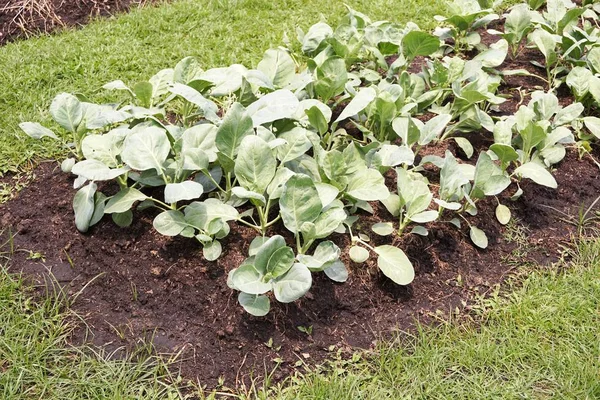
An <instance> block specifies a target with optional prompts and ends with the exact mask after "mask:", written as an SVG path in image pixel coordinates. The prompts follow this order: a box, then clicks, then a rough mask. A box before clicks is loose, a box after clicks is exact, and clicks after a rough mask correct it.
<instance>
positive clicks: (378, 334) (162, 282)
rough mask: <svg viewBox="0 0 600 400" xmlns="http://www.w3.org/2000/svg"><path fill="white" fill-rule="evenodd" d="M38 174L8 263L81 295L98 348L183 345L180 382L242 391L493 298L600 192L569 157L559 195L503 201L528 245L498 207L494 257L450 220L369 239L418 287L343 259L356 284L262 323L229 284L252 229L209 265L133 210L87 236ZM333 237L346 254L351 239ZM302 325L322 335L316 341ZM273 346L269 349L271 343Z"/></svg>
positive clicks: (594, 177)
mask: <svg viewBox="0 0 600 400" xmlns="http://www.w3.org/2000/svg"><path fill="white" fill-rule="evenodd" d="M35 174H36V179H35V180H34V182H33V183H32V184H31V185H30V186H29V187H27V188H26V189H24V190H23V191H21V192H20V193H19V195H18V196H17V197H16V198H15V199H13V200H11V201H10V202H8V203H6V204H4V205H0V216H1V218H0V226H1V227H3V228H7V227H12V231H13V233H16V236H15V238H14V245H15V248H16V249H19V251H17V252H16V253H15V255H14V257H13V258H12V261H11V263H10V268H11V269H12V270H13V271H15V272H18V271H22V272H24V273H25V274H26V275H27V276H31V277H34V279H35V280H36V281H37V282H38V283H42V282H43V277H44V276H45V275H46V274H47V273H48V272H51V273H52V274H53V275H54V277H55V278H56V280H57V281H58V282H60V283H61V284H62V285H64V286H65V287H66V288H67V289H68V291H69V293H70V294H75V293H77V292H79V291H82V293H81V294H80V295H79V296H78V298H77V300H76V301H75V303H74V305H73V308H74V310H75V311H76V312H78V313H79V314H80V315H82V316H83V317H84V319H85V321H86V323H87V324H88V325H89V328H90V330H91V333H92V336H91V337H90V338H89V339H90V341H91V342H92V343H94V344H97V345H108V346H109V347H111V348H116V347H119V346H125V347H128V346H134V345H135V344H136V343H137V342H138V340H139V338H141V337H146V338H153V342H154V344H155V345H156V347H157V348H158V350H159V351H165V352H177V351H180V350H181V351H182V353H181V354H182V355H181V359H182V362H181V368H182V373H183V375H184V376H185V377H186V378H190V379H195V378H198V379H199V381H200V382H202V383H204V384H208V385H209V386H211V385H216V384H217V380H218V378H219V377H224V378H225V379H226V383H229V384H230V385H233V384H235V383H236V382H237V381H238V379H240V377H242V376H243V377H246V378H247V377H248V376H249V375H248V374H249V373H250V372H251V371H254V374H255V376H256V375H261V374H262V373H264V371H265V368H266V369H267V370H270V369H271V368H272V367H273V366H274V365H275V364H274V362H273V361H272V360H273V359H275V358H280V359H282V360H283V364H282V366H281V368H279V369H278V372H277V374H279V376H282V375H283V374H286V373H288V372H290V371H291V370H292V369H293V368H294V365H295V364H296V362H297V361H299V360H303V361H308V362H314V361H319V360H322V359H324V358H326V357H327V356H328V354H329V352H330V351H331V350H333V349H334V348H335V349H336V350H337V349H342V350H348V349H351V348H354V347H359V348H370V347H371V346H373V344H374V342H375V341H376V340H378V339H380V338H382V337H386V336H389V334H390V333H391V332H393V331H395V330H401V331H405V330H409V329H410V328H411V326H413V324H414V321H415V320H416V319H419V320H421V321H424V322H427V320H428V319H429V317H430V315H431V314H432V313H435V312H436V310H443V311H445V312H447V311H449V310H452V309H454V308H455V307H462V304H463V303H464V302H468V300H469V298H471V297H472V296H474V295H475V294H478V293H485V292H487V291H489V290H490V289H491V288H492V287H493V286H494V285H496V284H497V283H499V282H502V281H503V279H504V278H505V277H506V276H507V274H508V273H509V272H510V271H511V270H512V268H514V266H515V264H514V263H513V262H511V259H512V256H511V254H512V253H513V252H514V251H517V250H519V251H520V252H521V253H523V252H526V253H527V257H526V259H525V260H523V259H520V260H519V263H520V264H522V263H523V261H528V260H529V261H532V262H537V263H541V264H542V265H548V264H549V263H550V262H551V261H553V260H556V259H557V257H558V256H559V253H560V251H561V245H563V244H566V243H567V242H568V241H569V237H570V234H572V233H573V232H574V227H573V226H572V225H569V224H568V223H566V222H565V221H564V220H561V218H562V215H560V214H559V212H558V211H561V212H567V213H570V214H575V213H576V212H577V210H578V207H579V206H580V205H581V204H590V203H591V202H592V201H593V200H594V199H595V198H596V197H597V196H598V195H599V194H600V170H598V168H597V167H596V166H595V165H594V164H593V162H591V161H590V160H588V159H583V160H580V159H578V157H577V154H576V152H575V151H569V154H568V156H567V158H566V159H565V160H564V161H563V162H562V163H561V165H560V166H559V168H558V170H557V171H556V173H555V176H556V178H557V181H558V184H559V186H558V187H559V189H558V190H550V189H545V188H542V187H540V186H537V185H535V184H533V183H530V182H523V184H522V186H523V189H524V190H525V194H524V196H523V197H522V198H521V199H520V200H518V201H517V202H514V203H510V202H509V201H508V200H503V202H504V203H508V204H509V206H510V207H511V208H512V210H513V214H514V215H515V216H516V217H517V218H518V219H519V220H520V223H521V224H523V226H524V227H525V228H526V240H527V241H528V242H529V245H527V249H523V248H521V249H519V244H518V243H517V242H509V241H507V240H506V238H505V236H506V235H505V232H506V229H507V228H504V227H501V226H500V225H499V224H498V223H497V222H496V220H495V218H494V215H493V210H494V204H493V201H492V200H489V201H486V202H487V203H488V204H485V205H482V207H480V210H481V214H480V215H478V216H477V217H474V218H473V222H475V223H476V224H477V225H478V226H479V227H480V228H482V229H484V230H485V231H486V232H487V233H488V236H489V239H490V246H489V247H488V249H487V250H485V251H481V250H478V249H476V248H475V247H474V246H473V245H472V244H471V242H470V241H469V239H468V236H467V229H466V227H463V229H462V230H458V229H456V228H454V227H452V226H451V225H445V224H437V225H434V226H431V227H430V228H431V233H430V235H429V236H428V237H425V238H422V237H418V236H415V235H405V237H404V238H403V239H400V238H397V237H396V238H394V239H390V238H379V237H375V236H376V235H374V234H371V236H372V239H373V240H374V241H375V242H376V243H377V244H382V243H392V244H395V245H398V246H400V247H401V248H403V249H404V250H405V251H406V253H407V254H408V255H409V257H410V259H411V260H412V262H413V263H414V265H415V269H416V274H417V275H416V279H415V281H414V282H413V283H412V284H411V285H410V286H408V287H400V286H396V285H394V284H392V283H391V282H390V281H388V280H387V279H386V278H385V277H383V276H382V275H381V274H380V273H379V272H378V269H377V267H376V266H375V265H374V264H373V263H372V262H370V263H368V264H367V265H358V264H353V263H351V262H350V261H349V260H347V259H346V260H344V261H346V263H347V265H349V267H350V270H351V273H350V278H349V280H348V282H346V283H345V284H336V283H333V282H331V281H330V280H329V279H328V278H326V277H325V276H324V275H323V274H316V275H315V282H314V285H313V288H312V289H311V291H310V293H309V295H307V296H306V297H305V298H303V299H302V300H300V301H298V302H296V303H293V304H289V305H281V304H278V303H276V302H275V303H274V305H273V309H272V311H271V313H270V314H269V315H268V316H267V317H265V318H255V317H252V316H249V315H248V314H246V313H245V312H244V311H243V310H242V308H241V307H240V306H239V305H238V304H237V301H236V292H234V291H232V290H231V289H229V288H228V287H227V285H226V278H227V272H228V271H229V270H230V269H232V268H234V267H235V266H237V265H238V264H239V262H240V261H241V260H242V259H243V258H245V254H246V252H247V246H248V243H249V239H250V238H251V237H253V236H254V233H253V232H252V231H251V230H248V229H246V228H243V227H239V226H237V225H234V226H232V232H231V234H230V235H229V237H228V239H227V242H228V243H224V246H223V247H224V248H225V252H224V255H223V256H222V257H221V258H220V259H219V260H218V261H217V262H207V261H205V260H204V259H203V258H202V256H201V252H200V251H199V247H198V245H197V244H196V243H195V242H194V241H193V240H187V239H183V238H180V239H179V238H178V239H174V240H173V239H169V238H166V237H163V236H161V235H159V234H157V233H156V232H155V231H154V230H153V229H152V217H153V214H152V213H151V212H143V213H139V214H138V215H136V218H135V222H134V224H133V226H131V227H130V228H126V229H121V228H118V227H117V226H115V225H114V224H113V223H112V221H110V218H105V220H103V221H102V222H101V223H100V224H98V225H97V226H95V227H94V228H93V229H92V230H91V232H89V233H88V234H85V235H84V234H80V233H78V232H77V230H76V229H75V226H74V224H73V215H72V209H71V200H72V196H73V190H72V188H71V185H72V178H71V177H69V176H68V175H66V174H63V173H61V172H60V170H59V168H57V164H56V163H55V162H48V163H43V164H42V165H41V166H40V167H39V168H38V169H37V170H36V172H35ZM509 192H511V191H510V190H509ZM549 207H552V208H549ZM555 210H558V211H555ZM389 218H390V216H389V215H387V212H386V211H385V210H382V209H380V208H377V207H376V209H375V215H374V216H365V217H364V218H363V219H362V223H361V225H362V227H363V228H362V229H361V231H362V232H364V233H368V231H369V229H368V227H369V226H370V224H371V223H372V222H375V221H378V220H381V219H387V220H389ZM333 240H334V241H335V242H336V243H337V244H338V245H339V246H340V247H342V248H343V249H347V248H348V245H349V240H348V238H347V237H346V236H341V235H338V236H334V238H333ZM21 250H23V251H21ZM25 250H26V251H25ZM29 250H31V251H33V252H34V253H35V252H37V253H40V254H41V255H42V256H43V257H44V259H45V263H42V262H40V260H35V259H32V257H31V254H30V253H29V252H28V251H29ZM71 262H72V265H71ZM298 327H306V328H309V327H312V334H311V335H307V334H306V333H303V332H301V331H300V330H299V329H298ZM85 334H86V331H85V330H84V329H83V328H81V329H80V330H79V331H77V333H76V335H75V337H73V341H74V342H82V341H84V339H85ZM270 339H272V341H273V345H272V346H271V347H269V346H267V345H266V343H267V342H269V340H270ZM330 346H333V347H330Z"/></svg>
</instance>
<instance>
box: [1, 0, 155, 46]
mask: <svg viewBox="0 0 600 400" xmlns="http://www.w3.org/2000/svg"><path fill="white" fill-rule="evenodd" d="M151 2H152V1H149V0H0V45H2V44H5V43H7V42H10V41H13V40H15V39H17V38H20V37H29V36H31V35H36V34H40V33H46V32H52V31H54V30H56V29H58V28H62V27H67V26H80V25H84V24H86V23H87V22H88V21H89V20H90V19H91V18H94V17H98V16H108V15H113V14H115V13H118V12H123V11H127V10H129V9H130V8H132V7H138V6H142V5H145V4H146V3H151Z"/></svg>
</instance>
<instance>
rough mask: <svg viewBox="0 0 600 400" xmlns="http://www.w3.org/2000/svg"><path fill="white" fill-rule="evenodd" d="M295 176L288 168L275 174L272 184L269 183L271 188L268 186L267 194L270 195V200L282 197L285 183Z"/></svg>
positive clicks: (278, 170) (282, 168) (283, 168)
mask: <svg viewBox="0 0 600 400" xmlns="http://www.w3.org/2000/svg"><path fill="white" fill-rule="evenodd" d="M294 175H295V174H294V172H293V171H291V170H290V169H288V168H285V167H280V168H278V169H277V172H276V173H275V177H274V178H273V180H272V181H271V183H269V186H267V194H268V195H269V198H270V199H272V200H275V199H278V198H279V197H281V193H283V187H284V185H285V183H286V182H287V181H288V179H290V178H291V177H292V176H294Z"/></svg>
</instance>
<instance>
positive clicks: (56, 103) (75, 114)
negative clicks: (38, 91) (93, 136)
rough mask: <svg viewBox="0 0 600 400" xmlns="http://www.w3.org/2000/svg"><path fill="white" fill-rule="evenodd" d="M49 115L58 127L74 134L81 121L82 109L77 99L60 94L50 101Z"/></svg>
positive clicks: (70, 95) (69, 95)
mask: <svg viewBox="0 0 600 400" xmlns="http://www.w3.org/2000/svg"><path fill="white" fill-rule="evenodd" d="M50 115H52V118H54V120H55V121H56V122H57V123H58V124H59V125H60V126H62V127H63V128H65V129H66V130H68V131H69V132H71V133H75V132H77V128H78V127H79V124H80V123H81V120H82V119H83V107H82V104H81V102H80V101H79V99H78V98H77V97H75V96H73V95H72V94H69V93H61V94H59V95H58V96H56V97H55V98H54V100H52V104H50Z"/></svg>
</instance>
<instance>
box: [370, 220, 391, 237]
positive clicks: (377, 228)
mask: <svg viewBox="0 0 600 400" xmlns="http://www.w3.org/2000/svg"><path fill="white" fill-rule="evenodd" d="M371 230H372V231H373V232H375V233H376V234H378V235H379V236H388V235H391V234H392V233H394V225H393V224H392V223H391V222H378V223H376V224H374V225H373V226H372V227H371Z"/></svg>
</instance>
